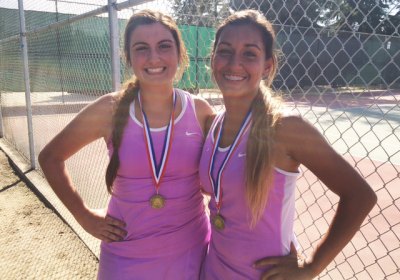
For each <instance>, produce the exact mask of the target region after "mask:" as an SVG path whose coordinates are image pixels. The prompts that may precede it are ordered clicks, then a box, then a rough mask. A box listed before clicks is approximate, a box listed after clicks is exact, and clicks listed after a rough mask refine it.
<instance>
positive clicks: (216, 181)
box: [208, 110, 251, 211]
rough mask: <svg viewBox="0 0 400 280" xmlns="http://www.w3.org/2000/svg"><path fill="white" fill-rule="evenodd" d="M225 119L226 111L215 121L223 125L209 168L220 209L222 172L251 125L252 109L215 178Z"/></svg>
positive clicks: (220, 128)
mask: <svg viewBox="0 0 400 280" xmlns="http://www.w3.org/2000/svg"><path fill="white" fill-rule="evenodd" d="M224 119H225V113H223V114H221V115H219V116H217V120H216V122H215V123H216V125H217V124H218V123H219V122H221V125H220V126H219V128H218V132H217V139H215V141H214V147H213V150H212V154H211V158H210V163H209V169H208V176H209V178H210V182H211V186H212V188H213V190H214V196H215V202H216V204H217V209H218V211H219V209H220V208H221V203H222V187H221V179H222V173H223V171H224V168H225V166H226V164H227V163H228V161H229V159H230V158H231V156H232V154H233V152H234V151H235V150H236V148H237V147H238V144H239V142H240V139H241V138H242V136H243V135H244V133H245V132H246V130H247V129H248V127H249V124H250V119H251V110H249V111H248V112H247V114H246V117H245V118H244V120H243V122H242V124H241V126H240V129H239V131H238V133H237V134H236V136H235V139H234V141H233V143H232V145H231V146H230V147H229V150H228V153H227V154H226V156H225V158H224V159H223V161H222V164H221V167H220V168H219V170H218V173H217V178H215V179H214V177H213V175H212V171H213V169H214V163H215V157H216V154H217V150H218V146H219V142H220V140H221V136H222V131H223V127H224ZM211 133H213V132H212V131H211Z"/></svg>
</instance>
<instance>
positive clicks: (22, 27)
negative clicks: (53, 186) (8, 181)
mask: <svg viewBox="0 0 400 280" xmlns="http://www.w3.org/2000/svg"><path fill="white" fill-rule="evenodd" d="M18 9H19V23H20V40H21V51H22V60H23V66H24V82H25V102H26V118H27V121H28V138H29V157H30V161H31V167H32V168H33V169H35V168H36V164H35V147H34V142H33V126H32V107H31V88H30V80H29V68H28V45H27V42H26V29H25V13H24V4H23V0H18Z"/></svg>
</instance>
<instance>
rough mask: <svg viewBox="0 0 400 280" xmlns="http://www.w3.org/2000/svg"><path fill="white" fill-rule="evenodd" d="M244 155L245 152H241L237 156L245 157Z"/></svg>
mask: <svg viewBox="0 0 400 280" xmlns="http://www.w3.org/2000/svg"><path fill="white" fill-rule="evenodd" d="M245 156H246V154H242V153H239V154H238V157H245Z"/></svg>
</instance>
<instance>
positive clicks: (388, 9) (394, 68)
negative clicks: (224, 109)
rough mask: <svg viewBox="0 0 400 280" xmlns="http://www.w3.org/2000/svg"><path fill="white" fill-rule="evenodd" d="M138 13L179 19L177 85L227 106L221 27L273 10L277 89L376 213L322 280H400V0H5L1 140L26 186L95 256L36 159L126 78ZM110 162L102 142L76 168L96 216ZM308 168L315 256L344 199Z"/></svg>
mask: <svg viewBox="0 0 400 280" xmlns="http://www.w3.org/2000/svg"><path fill="white" fill-rule="evenodd" d="M21 4H22V5H21ZM19 5H20V6H19ZM22 6H23V7H22ZM19 7H20V8H21V9H22V8H23V10H21V9H19ZM142 8H150V9H156V10H161V11H163V12H167V13H169V14H171V15H172V16H173V17H174V18H175V19H176V21H177V22H178V24H179V26H180V29H181V30H182V33H183V37H184V40H185V43H186V45H187V47H188V51H189V56H190V68H189V70H188V71H187V72H186V73H185V74H184V77H183V79H182V80H181V81H180V82H179V83H178V84H177V86H178V87H181V88H185V89H187V90H189V91H190V92H193V93H194V94H200V95H201V96H203V97H204V98H206V99H207V100H208V101H209V102H210V104H212V105H213V106H214V107H215V108H216V109H217V110H219V109H220V108H221V105H222V100H221V98H220V96H219V94H218V90H217V89H216V88H215V85H214V84H213V82H212V79H211V77H210V71H209V53H210V47H211V44H212V40H213V36H214V32H215V27H216V25H218V22H219V21H220V20H221V19H223V18H224V17H226V16H227V15H228V14H229V13H231V12H232V11H234V10H240V9H245V8H253V9H258V10H260V11H262V12H263V13H264V14H266V16H267V17H268V19H270V20H271V22H272V23H273V24H274V28H275V30H276V33H277V39H278V48H279V50H280V54H281V55H280V62H279V64H280V70H279V73H278V75H277V78H276V80H275V82H274V84H273V87H274V89H275V91H276V92H277V93H279V94H281V95H282V96H283V98H284V99H285V101H286V104H287V109H288V110H291V111H293V112H294V113H299V114H301V115H302V116H303V117H305V118H306V119H308V120H310V121H311V122H312V123H313V124H314V125H315V126H316V127H317V128H318V129H319V130H320V131H321V132H322V133H323V134H324V135H325V137H326V138H327V139H328V141H329V142H330V143H331V144H332V145H333V147H334V148H335V149H336V150H337V151H339V152H340V153H341V154H342V155H343V156H344V157H345V158H346V159H347V160H348V161H349V162H350V163H351V164H352V165H353V166H355V167H356V169H357V170H358V171H359V172H360V173H361V174H362V175H363V176H364V177H365V178H366V180H367V181H368V182H369V184H370V185H371V186H372V187H373V189H374V190H375V192H376V194H377V195H378V204H377V206H376V207H375V208H374V209H373V211H372V212H371V213H370V215H369V216H368V218H367V219H366V220H365V222H364V224H363V225H362V227H361V230H360V231H359V232H358V233H357V235H356V236H355V237H354V239H353V240H352V242H351V243H349V244H348V246H346V248H345V249H344V250H343V251H342V252H341V253H340V254H339V255H338V256H337V258H336V259H335V260H334V262H332V263H331V264H330V265H329V267H328V268H327V269H326V270H325V271H324V272H323V273H322V274H321V275H320V277H319V279H335V280H336V279H373V280H376V279H398V278H399V274H400V189H399V186H400V179H399V172H400V106H399V103H400V30H399V25H400V1H396V0H392V1H375V0H370V1H367V0H366V1H354V0H340V1H322V0H309V1H306V0H298V1H294V0H290V1H277V0H276V1H256V0H251V1H248V0H234V1H221V0H200V1H193V0H169V1H168V0H158V1H133V0H131V1H122V0H118V1H115V0H109V1H106V0H103V1H97V0H96V1H95V0H86V1H83V0H51V1H50V0H35V1H30V0H24V1H22V0H19V1H15V0H5V1H1V2H0V102H1V103H0V105H1V106H0V136H1V137H2V139H1V143H5V144H7V145H9V146H11V147H12V149H13V150H15V151H17V152H18V153H19V154H20V155H21V156H22V157H23V158H24V159H25V160H26V162H29V164H28V165H29V166H30V168H32V169H33V170H28V171H27V172H26V175H27V177H28V178H29V179H30V180H31V181H32V182H33V183H34V185H35V186H36V187H37V188H38V190H39V191H40V192H41V193H42V194H43V195H44V196H45V197H46V199H47V200H49V201H50V202H51V203H52V205H53V206H54V207H55V208H56V209H57V211H58V212H59V213H60V214H61V215H62V216H63V218H64V219H65V220H66V221H67V222H68V223H69V224H70V225H71V227H72V228H73V229H74V230H75V231H76V232H77V234H78V235H79V236H80V237H81V238H82V240H84V241H85V243H86V244H87V245H88V246H89V248H91V250H92V251H93V252H94V253H95V254H96V255H98V253H99V251H98V250H99V248H98V245H99V242H98V241H97V240H95V239H94V238H92V237H91V236H89V235H88V234H87V233H85V231H84V230H82V229H81V228H80V226H79V225H78V224H77V223H76V222H75V220H74V219H73V217H72V216H71V214H70V213H69V212H68V211H67V210H66V209H65V208H64V207H63V206H62V204H61V203H60V201H59V200H58V198H57V197H56V196H55V194H54V193H53V192H52V190H51V189H50V187H49V186H48V185H47V183H46V181H45V179H44V178H43V176H41V171H40V168H39V166H38V164H37V154H38V152H39V151H40V150H41V149H42V148H43V147H44V145H45V144H46V143H47V142H48V141H49V140H50V139H51V138H52V137H54V135H55V134H56V133H58V132H59V131H60V130H61V129H62V128H63V127H65V125H66V124H67V123H68V122H69V121H70V120H71V119H72V118H73V117H74V116H75V115H76V113H77V112H79V110H81V109H82V108H83V107H84V106H85V105H87V104H88V103H89V102H91V101H93V100H95V99H96V98H97V97H99V96H101V95H102V94H105V93H107V92H110V91H113V90H115V88H116V87H117V85H118V84H119V81H120V82H123V80H124V76H126V75H125V73H129V72H127V69H126V67H125V64H124V58H123V56H122V54H121V51H120V49H121V41H122V40H121V39H119V40H115V38H117V39H118V36H119V38H121V37H122V36H121V35H122V34H123V30H124V26H125V24H126V21H127V19H128V18H129V17H130V15H131V14H132V13H133V12H134V11H135V10H138V9H142ZM21 19H24V20H21ZM21 23H22V24H21ZM113 28H116V31H115V30H114V29H113ZM114 32H115V33H114ZM115 35H117V36H115ZM110 37H111V38H114V40H110ZM24 40H26V44H24V42H25V41H24ZM112 50H114V51H112ZM107 163H108V156H107V151H106V145H105V143H104V142H102V141H100V140H99V141H96V142H94V143H92V144H90V145H89V146H87V147H85V148H84V149H83V150H82V151H80V152H79V153H78V154H76V155H75V156H74V157H72V158H71V159H69V160H68V161H67V163H66V164H67V167H68V169H69V171H70V175H71V177H72V180H73V182H74V184H75V186H76V187H77V189H78V191H79V193H80V194H81V195H82V197H83V199H84V200H85V201H86V202H87V203H88V206H89V207H93V208H103V207H105V206H106V205H107V201H108V195H107V192H106V187H105V182H104V174H105V168H106V165H107ZM302 171H303V173H302V174H303V175H302V177H301V178H299V180H298V190H297V200H296V208H297V219H296V221H295V231H296V234H297V235H298V238H299V242H300V244H301V246H302V250H303V252H302V253H303V254H304V255H309V254H311V252H312V251H313V250H314V249H315V247H316V245H317V243H318V241H319V240H320V239H321V238H322V237H323V235H324V233H325V232H326V230H327V229H328V227H329V223H330V221H331V219H332V217H333V215H334V212H335V209H336V205H337V202H338V199H337V197H336V196H335V195H334V194H332V193H331V192H330V191H328V190H327V188H326V187H325V186H324V185H323V184H322V183H321V182H320V181H319V180H317V179H316V178H315V176H314V175H313V174H312V173H311V172H310V171H308V170H306V169H304V168H303V170H302ZM338 176H340V174H338ZM350 214H351V213H350Z"/></svg>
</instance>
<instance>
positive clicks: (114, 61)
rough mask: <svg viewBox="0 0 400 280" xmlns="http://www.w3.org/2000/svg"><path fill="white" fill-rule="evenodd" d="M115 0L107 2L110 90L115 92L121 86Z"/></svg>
mask: <svg viewBox="0 0 400 280" xmlns="http://www.w3.org/2000/svg"><path fill="white" fill-rule="evenodd" d="M116 4H117V0H108V22H109V25H110V46H111V48H110V50H111V71H112V88H113V91H117V90H119V88H120V85H121V63H120V58H119V57H120V55H119V53H120V52H119V29H118V12H117V8H116Z"/></svg>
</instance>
